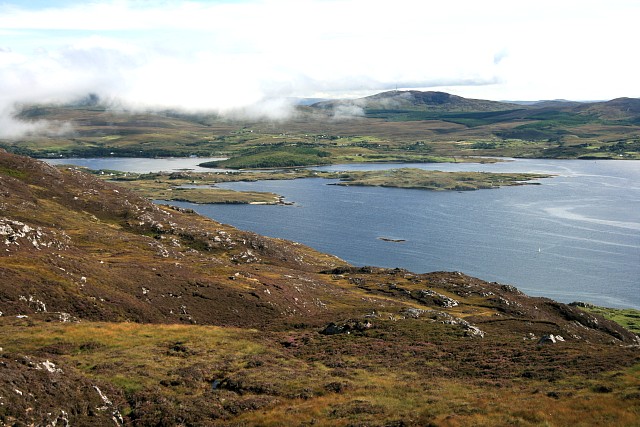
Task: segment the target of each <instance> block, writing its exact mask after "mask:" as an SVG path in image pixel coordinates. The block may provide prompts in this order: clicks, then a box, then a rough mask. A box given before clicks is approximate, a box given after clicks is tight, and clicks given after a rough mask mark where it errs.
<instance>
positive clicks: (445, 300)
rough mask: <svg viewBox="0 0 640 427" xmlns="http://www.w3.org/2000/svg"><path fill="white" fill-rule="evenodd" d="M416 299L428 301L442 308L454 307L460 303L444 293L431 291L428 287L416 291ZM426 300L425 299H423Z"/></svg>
mask: <svg viewBox="0 0 640 427" xmlns="http://www.w3.org/2000/svg"><path fill="white" fill-rule="evenodd" d="M417 299H418V300H419V301H421V302H427V301H430V302H432V303H433V304H435V305H438V306H440V307H444V308H451V307H456V306H457V305H459V304H460V303H459V302H458V301H456V300H455V299H453V298H450V297H448V296H446V295H442V294H440V293H438V292H435V291H432V290H430V289H422V290H420V291H419V292H418V297H417ZM425 300H426V301H425Z"/></svg>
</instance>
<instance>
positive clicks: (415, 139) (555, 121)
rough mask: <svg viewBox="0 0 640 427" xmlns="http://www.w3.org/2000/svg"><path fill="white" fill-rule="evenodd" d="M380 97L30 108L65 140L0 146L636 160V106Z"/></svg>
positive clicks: (268, 156)
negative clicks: (137, 109)
mask: <svg viewBox="0 0 640 427" xmlns="http://www.w3.org/2000/svg"><path fill="white" fill-rule="evenodd" d="M383 100H384V99H383ZM384 101H385V102H382V103H381V101H377V104H374V105H373V106H372V107H365V108H364V110H363V111H364V113H365V116H364V117H355V118H350V119H346V118H340V117H336V116H335V115H334V114H333V112H332V110H331V109H327V108H314V107H299V108H298V110H297V113H296V115H294V116H293V117H292V118H290V119H289V120H287V121H281V122H266V121H250V120H223V119H221V118H219V117H216V116H212V115H210V116H206V115H188V114H182V115H179V114H175V113H169V112H161V113H156V114H128V113H115V112H110V111H106V110H104V109H100V108H97V107H92V108H87V107H84V108H83V107H32V108H29V109H26V110H25V112H24V114H23V119H25V120H39V119H45V120H51V121H59V122H69V123H71V124H72V126H73V129H74V134H73V135H69V136H62V137H61V136H30V137H25V138H23V139H21V140H5V141H0V146H2V147H5V148H7V149H9V150H11V151H15V152H19V153H23V154H28V155H40V156H46V155H56V156H57V155H81V156H110V155H116V156H149V157H153V156H168V155H174V156H187V155H192V154H195V155H199V156H211V155H214V156H217V155H224V156H231V157H232V158H233V159H232V160H230V161H229V167H271V166H283V165H288V166H295V165H308V164H319V163H325V162H330V163H348V162H363V161H400V162H409V161H434V160H435V161H438V160H439V161H442V160H445V161H451V160H453V157H454V156H455V157H456V158H457V159H458V160H459V159H460V158H461V157H466V156H513V157H545V158H582V157H584V158H614V159H619V158H623V159H637V158H640V146H639V145H638V144H640V119H639V117H640V113H638V112H637V111H638V108H637V107H636V104H637V102H636V101H637V100H618V101H610V102H608V103H596V104H584V105H580V106H578V107H575V106H559V107H544V108H533V107H527V108H524V107H523V108H514V106H512V105H509V104H498V106H495V105H492V106H486V105H485V103H486V101H484V103H483V102H467V101H474V100H466V101H464V99H463V100H462V101H456V102H454V103H452V104H437V105H436V106H426V107H425V104H419V103H418V104H416V105H413V104H409V105H406V104H402V105H399V106H394V104H393V103H389V102H388V100H384ZM494 104H495V103H494ZM384 105H386V107H385V108H382V106H384ZM474 109H475V110H474ZM495 109H497V111H495ZM305 150H307V151H308V150H316V151H315V152H313V153H311V152H307V153H303V151H305ZM318 153H321V155H318Z"/></svg>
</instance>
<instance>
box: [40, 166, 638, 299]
mask: <svg viewBox="0 0 640 427" xmlns="http://www.w3.org/2000/svg"><path fill="white" fill-rule="evenodd" d="M208 160H210V159H204V158H190V159H123V158H109V159H57V160H55V161H52V160H47V161H49V162H51V163H73V164H79V165H82V166H86V167H89V168H91V169H115V170H123V171H131V172H157V171H176V170H182V169H193V170H199V168H198V167H197V164H198V163H201V162H203V161H208ZM400 167H417V168H422V169H429V170H443V171H489V172H538V173H551V174H555V175H557V176H556V177H554V178H549V179H542V180H540V181H539V182H540V183H541V185H533V186H520V187H505V188H500V189H492V190H480V191H472V192H455V191H453V192H433V191H425V190H409V189H394V188H373V187H340V186H335V185H327V184H329V183H331V182H332V181H330V180H324V179H302V180H295V181H259V182H238V183H227V184H220V186H221V187H226V188H233V189H237V190H250V191H269V192H274V193H278V194H281V195H283V196H285V198H286V200H287V201H291V202H295V206H264V205H193V204H189V203H178V202H172V203H173V204H177V205H182V206H188V207H191V208H193V209H195V210H197V211H198V212H200V213H202V214H204V215H207V216H210V217H212V218H214V219H216V220H218V221H221V222H224V223H228V224H231V225H234V226H236V227H238V228H241V229H245V230H251V231H255V232H258V233H260V234H264V235H268V236H273V237H281V238H286V239H291V240H294V241H298V242H302V243H305V244H307V245H309V246H312V247H314V248H316V249H318V250H320V251H323V252H328V253H332V254H335V255H337V256H339V257H341V258H343V259H345V260H346V261H349V262H351V263H353V264H355V265H376V266H381V267H402V268H407V269H409V270H411V271H415V272H428V271H438V270H448V271H462V272H464V273H466V274H470V275H473V276H477V277H479V278H482V279H484V280H489V281H498V282H501V283H507V284H512V285H515V286H517V287H519V288H520V289H522V290H523V291H525V292H527V293H529V294H531V295H538V296H547V297H550V298H554V299H556V300H559V301H563V302H571V301H576V300H583V301H588V302H592V303H595V304H600V305H605V306H611V307H631V308H637V309H640V283H638V282H639V278H640V161H606V160H598V161H578V160H515V161H509V162H500V163H495V164H473V163H458V164H424V163H418V164H402V165H398V164H362V165H332V166H325V167H319V168H315V169H318V170H334V171H335V170H371V169H389V168H400ZM204 170H206V171H210V169H204ZM380 237H385V238H389V239H402V240H406V241H404V242H399V243H396V242H388V241H383V240H380Z"/></svg>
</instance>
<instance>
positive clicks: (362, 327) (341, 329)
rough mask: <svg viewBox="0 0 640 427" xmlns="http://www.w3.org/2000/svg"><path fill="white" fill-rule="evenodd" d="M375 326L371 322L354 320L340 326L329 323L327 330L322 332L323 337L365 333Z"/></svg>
mask: <svg viewBox="0 0 640 427" xmlns="http://www.w3.org/2000/svg"><path fill="white" fill-rule="evenodd" d="M372 326H373V324H372V323H371V322H370V321H368V320H367V321H365V322H361V321H359V320H352V321H348V322H345V323H343V324H341V325H338V324H336V323H334V322H331V323H329V324H328V325H327V326H325V328H324V329H323V330H322V331H320V333H321V334H322V335H337V334H350V333H351V332H364V331H366V330H367V329H370V328H371V327H372Z"/></svg>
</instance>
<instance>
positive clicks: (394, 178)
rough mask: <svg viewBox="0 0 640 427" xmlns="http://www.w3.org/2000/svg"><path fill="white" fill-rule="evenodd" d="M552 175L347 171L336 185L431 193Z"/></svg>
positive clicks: (413, 170)
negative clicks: (390, 188)
mask: <svg viewBox="0 0 640 427" xmlns="http://www.w3.org/2000/svg"><path fill="white" fill-rule="evenodd" d="M551 176H552V175H543V174H532V173H489V172H442V171H429V170H423V169H416V168H401V169H391V170H383V171H364V172H360V171H358V172H347V173H344V174H341V175H340V177H339V179H340V181H339V182H337V183H335V185H344V186H351V185H357V186H375V187H395V188H416V189H422V190H432V191H446V190H449V191H469V190H480V189H489V188H498V187H504V186H508V185H525V184H539V183H537V182H531V181H532V180H537V179H541V178H550V177H551Z"/></svg>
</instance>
